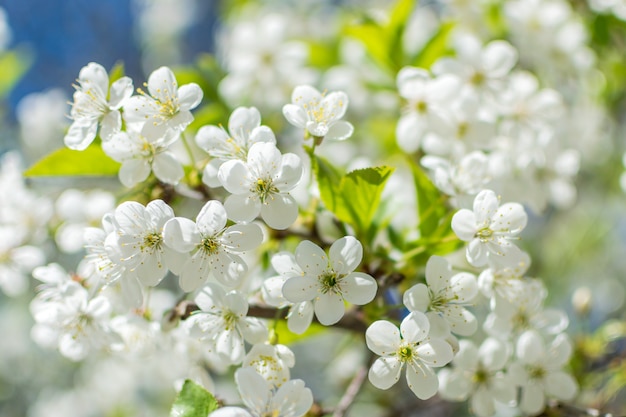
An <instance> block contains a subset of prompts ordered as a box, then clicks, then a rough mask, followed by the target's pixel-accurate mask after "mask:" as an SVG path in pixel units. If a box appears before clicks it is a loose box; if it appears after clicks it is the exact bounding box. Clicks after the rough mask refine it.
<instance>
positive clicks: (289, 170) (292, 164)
mask: <svg viewBox="0 0 626 417" xmlns="http://www.w3.org/2000/svg"><path fill="white" fill-rule="evenodd" d="M300 178H302V160H301V159H300V157H299V156H298V155H296V154H293V153H286V154H284V155H283V157H282V162H281V168H280V173H279V174H278V176H277V177H276V178H275V179H274V186H275V187H276V188H278V190H279V191H280V192H287V191H290V190H292V189H293V188H294V187H295V186H296V185H297V184H298V182H299V181H300Z"/></svg>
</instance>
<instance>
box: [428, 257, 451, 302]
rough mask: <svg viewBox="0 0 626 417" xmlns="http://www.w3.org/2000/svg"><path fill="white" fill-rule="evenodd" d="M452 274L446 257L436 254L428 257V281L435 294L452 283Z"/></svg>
mask: <svg viewBox="0 0 626 417" xmlns="http://www.w3.org/2000/svg"><path fill="white" fill-rule="evenodd" d="M451 275H452V271H451V270H450V264H449V263H448V261H446V259H445V258H443V257H441V256H436V255H435V256H431V257H430V258H428V262H426V282H427V283H428V287H429V288H430V289H431V290H432V291H433V292H434V293H435V294H438V293H439V292H440V291H441V290H443V289H445V288H447V287H448V286H449V285H450V283H449V278H450V276H451Z"/></svg>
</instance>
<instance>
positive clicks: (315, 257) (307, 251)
mask: <svg viewBox="0 0 626 417" xmlns="http://www.w3.org/2000/svg"><path fill="white" fill-rule="evenodd" d="M296 261H297V262H298V265H300V267H301V268H302V270H303V271H304V272H305V273H306V274H308V275H311V276H313V277H318V276H320V275H323V274H324V273H325V272H326V270H327V269H328V258H327V256H326V252H324V251H323V250H322V249H321V248H320V247H319V246H317V245H316V244H315V243H313V242H311V241H309V240H304V241H302V242H300V244H298V246H297V247H296Z"/></svg>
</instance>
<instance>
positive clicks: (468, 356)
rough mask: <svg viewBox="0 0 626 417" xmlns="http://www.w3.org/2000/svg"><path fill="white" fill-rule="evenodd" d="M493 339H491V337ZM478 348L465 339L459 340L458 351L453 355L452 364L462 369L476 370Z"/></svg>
mask: <svg viewBox="0 0 626 417" xmlns="http://www.w3.org/2000/svg"><path fill="white" fill-rule="evenodd" d="M492 340H493V339H492ZM478 358H479V357H478V348H477V347H476V345H475V344H474V343H473V342H472V341H470V340H466V339H462V340H461V341H459V351H458V352H457V353H456V355H455V356H454V361H453V363H454V366H455V368H459V369H462V370H470V371H473V370H476V368H477V367H478Z"/></svg>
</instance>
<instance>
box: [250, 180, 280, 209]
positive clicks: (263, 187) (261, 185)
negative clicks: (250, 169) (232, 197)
mask: <svg viewBox="0 0 626 417" xmlns="http://www.w3.org/2000/svg"><path fill="white" fill-rule="evenodd" d="M252 192H254V193H255V194H256V195H258V196H259V200H261V203H263V204H266V202H267V199H268V197H271V195H272V194H276V193H278V188H276V186H275V185H274V182H273V181H272V180H271V179H267V180H264V179H262V178H259V179H258V180H257V182H256V184H255V185H254V188H253V189H252Z"/></svg>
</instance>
